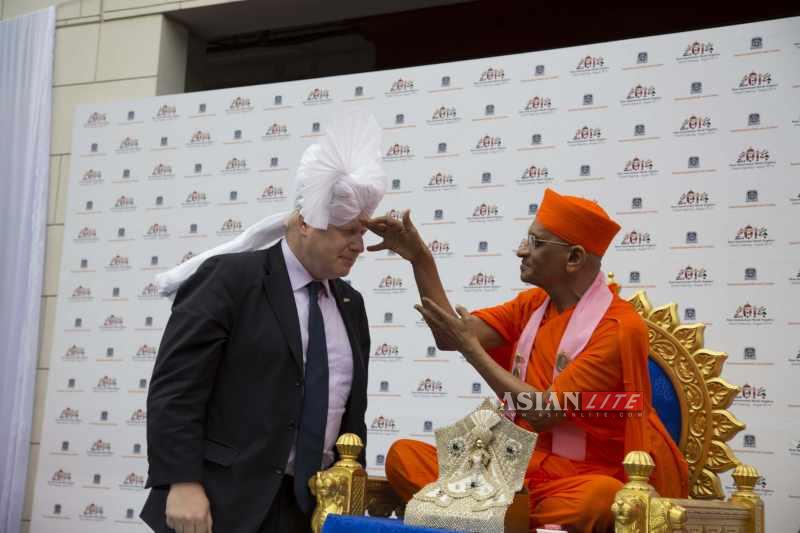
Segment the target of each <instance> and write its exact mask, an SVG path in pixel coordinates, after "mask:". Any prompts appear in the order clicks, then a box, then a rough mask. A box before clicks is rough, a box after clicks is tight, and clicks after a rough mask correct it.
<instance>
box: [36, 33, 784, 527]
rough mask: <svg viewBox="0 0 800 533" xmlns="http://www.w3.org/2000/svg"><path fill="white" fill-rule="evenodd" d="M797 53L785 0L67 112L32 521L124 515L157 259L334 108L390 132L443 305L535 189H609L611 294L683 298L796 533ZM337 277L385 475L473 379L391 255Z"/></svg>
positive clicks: (742, 453) (212, 232)
mask: <svg viewBox="0 0 800 533" xmlns="http://www.w3.org/2000/svg"><path fill="white" fill-rule="evenodd" d="M799 67H800V19H798V18H793V19H783V20H778V21H771V22H764V23H757V24H749V25H743V26H735V27H727V28H717V29H711V30H704V31H697V32H690V33H682V34H674V35H666V36H659V37H651V38H644V39H636V40H629V41H621V42H613V43H605V44H598V45H593V46H584V47H576V48H568V49H560V50H553V51H547V52H536V53H529V54H519V55H513V56H504V57H494V58H487V59H481V60H475V61H464V62H458V63H449V64H441V65H432V66H424V67H416V68H409V69H402V70H397V71H383V72H373V73H367V74H359V75H352V76H341V77H336V78H325V79H318V80H305V81H299V82H290V83H281V84H274V85H266V86H257V87H245V88H237V89H231V90H223V91H215V92H210V93H192V94H184V95H177V96H168V97H159V98H151V99H147V100H140V101H134V102H121V103H114V104H107V105H106V104H103V105H87V106H81V107H79V108H78V109H77V111H76V114H75V122H74V133H73V147H72V153H73V157H72V168H71V170H70V172H71V174H70V193H69V199H68V214H67V219H66V224H65V241H64V247H63V257H62V263H61V265H62V267H61V278H60V285H59V287H60V294H59V298H58V308H57V314H56V332H55V338H54V343H53V344H54V348H53V350H54V352H53V354H52V357H51V375H50V380H49V389H48V394H47V405H46V414H45V417H46V418H45V427H44V432H43V438H42V443H41V452H40V453H41V455H40V461H39V473H38V479H37V481H36V484H37V486H36V498H35V503H34V511H33V523H32V528H31V531H34V532H42V531H73V530H76V529H80V530H81V531H104V532H108V531H131V530H139V531H140V530H142V528H143V526H142V525H141V523H140V522H139V521H138V518H137V516H138V514H139V511H140V508H141V505H142V503H143V501H144V499H145V496H146V491H144V490H143V483H144V480H145V476H146V472H147V465H146V459H145V457H146V448H145V446H146V443H145V429H144V426H145V419H146V413H145V412H144V407H145V397H146V391H147V385H148V380H149V378H150V374H151V371H152V366H153V360H154V357H155V353H156V351H157V348H158V343H159V340H160V338H161V334H162V331H163V327H164V324H165V323H166V321H167V319H168V316H169V302H167V301H166V300H163V299H160V298H158V297H157V296H156V295H154V292H153V289H154V287H153V286H152V285H151V282H152V279H153V276H154V274H156V273H157V272H159V271H162V270H165V269H167V268H169V267H171V266H173V265H175V264H178V263H179V262H180V261H182V260H183V259H184V258H185V257H187V256H188V255H190V254H192V253H199V252H200V251H202V250H204V249H206V248H208V247H210V246H213V245H215V244H217V243H220V242H223V241H225V240H227V239H229V238H230V237H231V236H233V235H235V234H237V233H238V232H240V231H241V229H242V228H244V227H247V226H248V225H249V224H251V223H253V222H255V221H257V220H259V219H260V218H261V217H263V216H265V215H267V214H269V213H272V212H277V211H279V210H286V209H288V208H289V199H288V196H289V195H290V194H291V191H289V187H288V184H289V177H290V176H291V175H292V173H293V172H294V170H295V166H296V163H297V161H298V160H299V157H300V154H301V153H302V151H303V149H304V148H305V147H306V146H307V145H308V144H309V143H311V142H314V140H315V139H316V138H317V137H319V135H321V134H322V132H323V131H324V129H325V124H326V121H327V120H328V119H329V117H331V116H332V115H333V114H334V113H337V112H341V111H343V110H346V109H348V108H354V107H362V108H367V109H369V110H371V111H372V112H374V113H375V115H376V116H377V117H378V120H379V122H380V123H381V125H382V126H383V127H384V130H385V134H384V146H385V158H384V162H385V168H386V170H387V172H388V173H389V175H390V177H391V179H392V185H391V189H390V191H389V193H388V194H387V196H386V198H385V200H384V201H383V204H382V206H381V207H380V208H379V211H381V212H385V211H387V210H389V209H397V210H401V209H404V208H412V216H413V218H414V220H415V221H416V223H417V225H418V226H419V229H420V231H421V232H422V234H423V235H424V237H425V238H426V240H428V241H429V242H430V245H431V247H432V249H434V251H435V253H436V256H437V259H438V263H439V266H440V269H441V273H442V276H443V279H444V281H445V285H446V289H447V290H448V292H449V295H450V297H451V299H452V301H453V302H454V303H461V304H464V305H466V306H468V307H472V308H474V307H481V306H488V305H493V304H496V303H499V302H502V301H504V300H507V299H509V298H511V297H513V295H514V294H515V293H516V291H519V290H521V289H522V288H523V287H522V284H521V282H520V281H519V279H518V273H519V269H518V263H517V259H516V258H515V257H514V252H513V250H514V249H515V248H516V246H517V244H518V243H519V241H520V239H521V238H522V237H523V236H524V234H525V231H526V228H527V226H528V225H529V224H530V222H531V220H532V218H533V215H534V213H535V210H536V206H537V203H538V202H539V201H540V198H541V196H542V193H543V190H544V188H545V187H546V186H552V187H554V188H555V189H556V190H558V191H559V192H561V193H566V194H578V195H582V196H586V197H589V198H593V199H597V200H598V201H599V202H600V203H601V204H602V205H603V206H604V207H606V209H607V210H608V211H609V213H610V214H611V215H612V216H613V217H614V218H616V219H617V220H618V221H619V222H620V223H621V225H622V226H623V230H622V231H621V232H620V234H619V236H618V238H617V239H616V240H615V242H614V244H613V245H612V247H611V248H610V250H609V253H608V255H607V258H606V261H605V269H606V270H607V271H613V272H615V273H616V274H617V277H618V280H619V281H621V282H622V284H623V294H631V293H632V292H634V291H635V290H638V289H640V288H644V289H646V290H647V293H648V294H649V296H650V298H651V301H652V302H654V304H656V305H661V304H664V303H667V302H669V301H677V302H679V304H680V312H681V319H682V320H685V321H702V322H704V323H705V324H706V325H707V329H706V346H707V347H709V348H711V349H715V350H722V351H726V352H728V354H729V359H728V363H727V366H726V371H725V374H724V377H725V378H726V379H728V380H729V381H730V382H732V383H735V384H737V385H740V386H742V387H744V391H743V393H742V394H741V395H740V396H739V398H737V400H736V402H735V405H734V407H733V412H734V413H735V414H736V416H738V417H739V418H740V419H741V420H743V421H744V422H746V423H747V425H748V427H747V429H746V430H745V431H743V432H742V433H740V434H739V435H738V436H737V437H736V438H735V440H734V441H733V442H732V447H733V448H734V449H735V450H736V451H737V453H738V455H739V457H740V458H741V459H742V460H743V461H744V462H747V463H752V464H754V465H755V466H757V467H758V468H759V470H760V471H761V472H762V473H763V479H762V481H761V483H760V484H759V487H758V490H759V492H760V494H761V495H762V496H763V497H764V498H765V501H766V507H767V514H768V516H767V520H768V524H769V526H768V528H769V530H770V531H789V530H792V531H795V530H797V528H798V527H800V505H798V503H800V501H799V500H800V475H798V474H800V422H798V414H800V392H798V388H797V384H798V382H800V380H799V379H798V378H800V309H798V307H797V305H796V302H797V301H798V295H800V229H799V228H798V226H797V220H798V214H799V213H800V154H798V140H799V139H800V68H799ZM687 267H688V268H687ZM352 282H353V285H354V286H355V287H356V288H358V289H359V290H360V291H361V292H362V293H363V294H364V296H365V299H366V302H367V309H368V314H369V319H370V324H371V326H370V328H371V333H372V342H373V354H372V359H371V364H370V382H369V394H370V399H369V400H370V401H369V408H368V412H367V417H368V420H367V427H368V428H371V429H370V430H369V433H370V436H369V447H368V461H369V464H368V466H369V471H370V473H371V474H373V475H382V473H383V458H384V454H385V452H386V449H387V448H388V446H389V445H390V443H391V442H392V441H393V440H395V439H397V438H400V437H408V436H410V437H412V438H419V439H423V440H426V441H428V442H433V429H434V428H436V427H437V426H439V425H440V424H446V423H449V422H451V421H453V420H454V419H455V418H457V417H460V416H462V415H463V414H464V413H466V412H467V410H468V409H470V408H471V407H472V406H473V405H475V403H476V402H478V401H479V399H480V398H481V397H483V396H484V395H487V394H490V393H491V392H490V390H489V389H488V387H487V386H486V385H485V384H484V383H483V382H482V381H481V380H480V379H479V378H477V375H476V374H475V373H474V371H472V370H471V368H470V367H469V366H468V365H467V364H466V363H464V361H463V360H462V359H461V358H460V356H459V355H458V354H456V353H438V352H436V350H435V349H434V348H432V347H431V346H432V345H433V341H432V338H431V335H430V333H429V331H428V330H427V329H426V328H425V327H424V324H423V323H422V322H421V321H420V320H419V317H418V315H417V314H416V312H415V311H414V310H413V308H412V305H413V303H415V302H416V300H417V293H416V289H415V287H414V284H413V276H412V274H411V269H410V267H409V265H408V264H406V263H405V262H403V261H401V260H398V258H397V257H392V256H390V255H387V254H386V253H381V254H368V255H365V256H364V257H363V258H362V259H360V260H359V262H358V264H357V265H356V267H355V268H354V270H353V272H352ZM748 304H749V305H748ZM724 484H725V485H726V487H728V488H729V487H730V486H731V483H730V477H729V476H725V478H724Z"/></svg>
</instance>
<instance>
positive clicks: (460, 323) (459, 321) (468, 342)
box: [414, 298, 483, 362]
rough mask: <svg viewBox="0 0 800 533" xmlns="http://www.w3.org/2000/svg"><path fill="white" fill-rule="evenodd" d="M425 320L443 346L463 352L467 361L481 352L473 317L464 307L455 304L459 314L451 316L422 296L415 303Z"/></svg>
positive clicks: (476, 319)
mask: <svg viewBox="0 0 800 533" xmlns="http://www.w3.org/2000/svg"><path fill="white" fill-rule="evenodd" d="M414 308H415V309H416V310H417V311H419V313H420V314H421V315H422V318H424V319H425V322H426V323H427V324H428V326H429V327H430V328H431V330H432V331H434V332H435V334H436V337H437V339H441V343H442V344H443V345H445V346H451V347H452V349H453V350H457V351H459V352H461V353H462V354H464V357H465V358H466V359H467V361H469V362H472V358H473V357H474V356H475V355H476V354H478V353H482V352H483V347H481V343H480V340H478V335H477V334H476V333H475V331H476V325H475V321H478V320H480V319H478V318H475V317H474V316H472V315H471V314H469V311H467V309H466V308H464V307H462V306H460V305H457V306H456V312H457V313H458V315H459V316H453V315H452V314H451V313H450V312H448V311H447V310H445V309H442V308H441V307H440V306H438V305H436V303H435V302H434V301H433V300H431V299H430V298H422V305H419V304H417V305H415V306H414Z"/></svg>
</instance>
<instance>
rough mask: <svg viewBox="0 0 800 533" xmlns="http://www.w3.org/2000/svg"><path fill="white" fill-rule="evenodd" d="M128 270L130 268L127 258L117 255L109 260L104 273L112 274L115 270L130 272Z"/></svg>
mask: <svg viewBox="0 0 800 533" xmlns="http://www.w3.org/2000/svg"><path fill="white" fill-rule="evenodd" d="M130 268H131V266H130V263H129V261H128V256H127V255H119V254H117V255H115V256H113V257H112V258H111V259H110V260H109V262H108V266H107V267H106V271H108V272H113V271H115V270H120V271H121V270H130Z"/></svg>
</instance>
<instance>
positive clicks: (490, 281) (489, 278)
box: [463, 272, 501, 292]
mask: <svg viewBox="0 0 800 533" xmlns="http://www.w3.org/2000/svg"><path fill="white" fill-rule="evenodd" d="M500 288H501V286H500V285H499V284H498V283H497V282H496V281H495V276H494V274H493V273H491V272H478V273H476V274H473V275H472V276H471V277H470V279H469V283H467V284H466V285H464V287H463V289H464V291H465V292H493V291H496V290H498V289H500Z"/></svg>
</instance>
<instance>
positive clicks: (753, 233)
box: [728, 225, 775, 246]
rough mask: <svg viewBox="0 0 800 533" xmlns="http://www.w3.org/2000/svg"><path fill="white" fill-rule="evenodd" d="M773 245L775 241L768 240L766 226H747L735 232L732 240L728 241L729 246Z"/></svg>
mask: <svg viewBox="0 0 800 533" xmlns="http://www.w3.org/2000/svg"><path fill="white" fill-rule="evenodd" d="M774 243H775V239H772V238H770V235H769V231H768V230H767V227H766V226H751V225H747V226H744V227H741V228H739V229H738V230H736V234H735V236H734V237H733V239H732V240H729V241H728V245H729V246H770V245H772V244H774Z"/></svg>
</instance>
